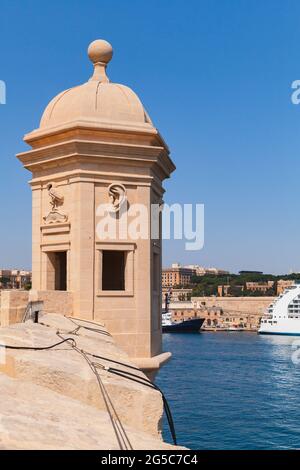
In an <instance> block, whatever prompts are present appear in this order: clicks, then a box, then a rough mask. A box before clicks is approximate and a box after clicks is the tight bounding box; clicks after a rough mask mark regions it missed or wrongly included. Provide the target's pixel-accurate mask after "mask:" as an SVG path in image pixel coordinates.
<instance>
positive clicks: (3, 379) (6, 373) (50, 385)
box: [0, 314, 172, 449]
mask: <svg viewBox="0 0 300 470" xmlns="http://www.w3.org/2000/svg"><path fill="white" fill-rule="evenodd" d="M66 338H69V339H70V338H73V341H72V344H73V345H74V346H76V347H75V348H74V347H72V344H71V341H70V340H69V341H68V342H66V343H64V344H62V345H59V346H56V347H55V348H53V349H47V350H14V349H6V357H5V360H2V361H0V362H1V364H0V391H1V394H2V396H5V400H2V402H1V404H0V429H1V444H0V447H1V448H3V449H33V448H35V449H50V448H52V449H54V448H55V449H118V448H120V442H119V440H118V437H117V435H116V433H115V431H114V427H113V426H112V422H111V419H110V414H111V415H112V416H113V421H114V422H115V421H118V420H120V423H121V425H122V426H123V427H124V429H125V432H126V434H127V437H128V440H129V441H130V446H132V447H133V448H135V449H168V448H172V446H171V445H169V444H166V443H164V442H163V441H162V439H161V433H160V424H161V418H162V411H163V406H162V398H161V395H160V393H159V392H157V391H156V390H153V389H151V388H149V387H147V386H145V385H143V384H140V383H136V382H132V381H130V380H128V379H126V378H123V377H120V376H117V375H114V374H112V373H110V372H109V371H108V370H107V366H110V367H115V368H117V369H119V370H121V371H128V372H131V373H135V374H137V375H138V376H139V377H141V378H142V379H145V378H146V376H145V375H144V374H143V373H142V372H141V371H140V370H136V369H132V366H133V364H132V363H131V362H130V360H129V358H128V356H127V355H126V354H125V353H124V352H123V351H121V350H120V349H119V348H118V347H117V346H116V344H115V342H114V341H113V339H112V337H111V336H110V334H109V333H108V332H107V331H106V330H105V328H104V327H103V326H102V325H100V324H95V323H91V322H87V321H84V320H75V319H73V318H72V319H69V318H66V317H64V316H62V315H48V314H45V315H42V316H41V318H40V323H39V324H34V323H32V322H31V321H27V322H26V323H22V324H17V325H13V326H10V327H3V328H0V343H1V344H6V345H14V346H26V347H35V348H41V347H47V346H49V345H53V344H55V343H57V342H59V341H62V339H66ZM74 341H75V342H76V345H75V343H74ZM82 351H85V353H82ZM87 353H88V354H87ZM92 354H94V355H97V356H101V357H98V358H95V357H93V356H92ZM104 358H105V359H104ZM2 359H3V357H2ZM114 361H116V362H114ZM91 362H93V363H97V365H96V366H95V365H93V366H92V368H91V367H90V366H91ZM95 367H96V369H95ZM95 370H97V375H96V374H95ZM109 413H110V414H109ZM119 427H120V426H119ZM125 440H126V441H127V438H126V439H125ZM127 445H129V444H128V443H127Z"/></svg>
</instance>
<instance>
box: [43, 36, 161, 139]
mask: <svg viewBox="0 0 300 470" xmlns="http://www.w3.org/2000/svg"><path fill="white" fill-rule="evenodd" d="M88 55H89V57H90V60H91V61H92V62H93V64H94V74H93V76H92V77H91V78H90V80H89V81H88V82H87V83H84V84H83V85H79V86H76V87H74V88H70V89H69V90H66V91H63V92H62V93H60V94H59V95H58V96H56V97H55V98H54V99H53V100H52V101H51V102H50V103H49V104H48V106H47V107H46V109H45V111H44V114H43V116H42V119H41V123H40V129H41V130H42V129H43V130H46V129H47V128H50V127H51V128H52V127H56V126H60V125H63V124H70V123H72V122H91V123H93V124H94V125H95V124H96V125H97V124H99V125H101V124H103V125H108V124H111V125H119V126H122V125H124V126H135V127H140V126H143V127H144V126H145V127H149V126H151V127H153V126H152V122H151V120H150V118H149V116H148V114H147V113H146V111H145V109H144V107H143V105H142V103H141V101H140V100H139V98H138V96H137V95H136V94H135V93H134V92H133V91H132V90H131V89H130V88H128V87H127V86H124V85H119V84H116V83H110V81H109V79H108V77H107V75H106V66H107V64H108V62H109V61H110V60H111V58H112V55H113V49H112V47H111V45H110V44H109V43H108V42H106V41H104V40H100V39H98V40H96V41H94V42H92V43H91V44H90V46H89V49H88Z"/></svg>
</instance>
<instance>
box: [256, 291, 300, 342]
mask: <svg viewBox="0 0 300 470" xmlns="http://www.w3.org/2000/svg"><path fill="white" fill-rule="evenodd" d="M258 333H260V334H269V335H292V336H295V335H300V284H295V285H293V286H291V287H289V288H288V289H286V290H285V291H284V292H283V294H281V295H280V296H279V297H277V299H275V300H274V302H273V303H272V304H271V305H270V306H269V307H268V310H267V312H266V313H265V315H264V316H263V317H262V319H261V322H260V326H259V330H258Z"/></svg>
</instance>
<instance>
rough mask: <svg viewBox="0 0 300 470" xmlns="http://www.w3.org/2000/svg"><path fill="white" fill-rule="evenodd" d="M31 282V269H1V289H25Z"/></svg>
mask: <svg viewBox="0 0 300 470" xmlns="http://www.w3.org/2000/svg"><path fill="white" fill-rule="evenodd" d="M30 284H31V271H24V270H19V269H0V289H24V288H25V287H27V286H28V285H30Z"/></svg>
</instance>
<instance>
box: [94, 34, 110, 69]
mask: <svg viewBox="0 0 300 470" xmlns="http://www.w3.org/2000/svg"><path fill="white" fill-rule="evenodd" d="M88 56H89V58H90V60H91V61H92V62H93V64H97V63H99V62H102V63H104V64H108V62H110V61H111V58H112V56H113V48H112V46H111V44H109V42H107V41H105V40H104V39H96V40H95V41H93V42H92V43H91V44H90V45H89V48H88Z"/></svg>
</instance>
